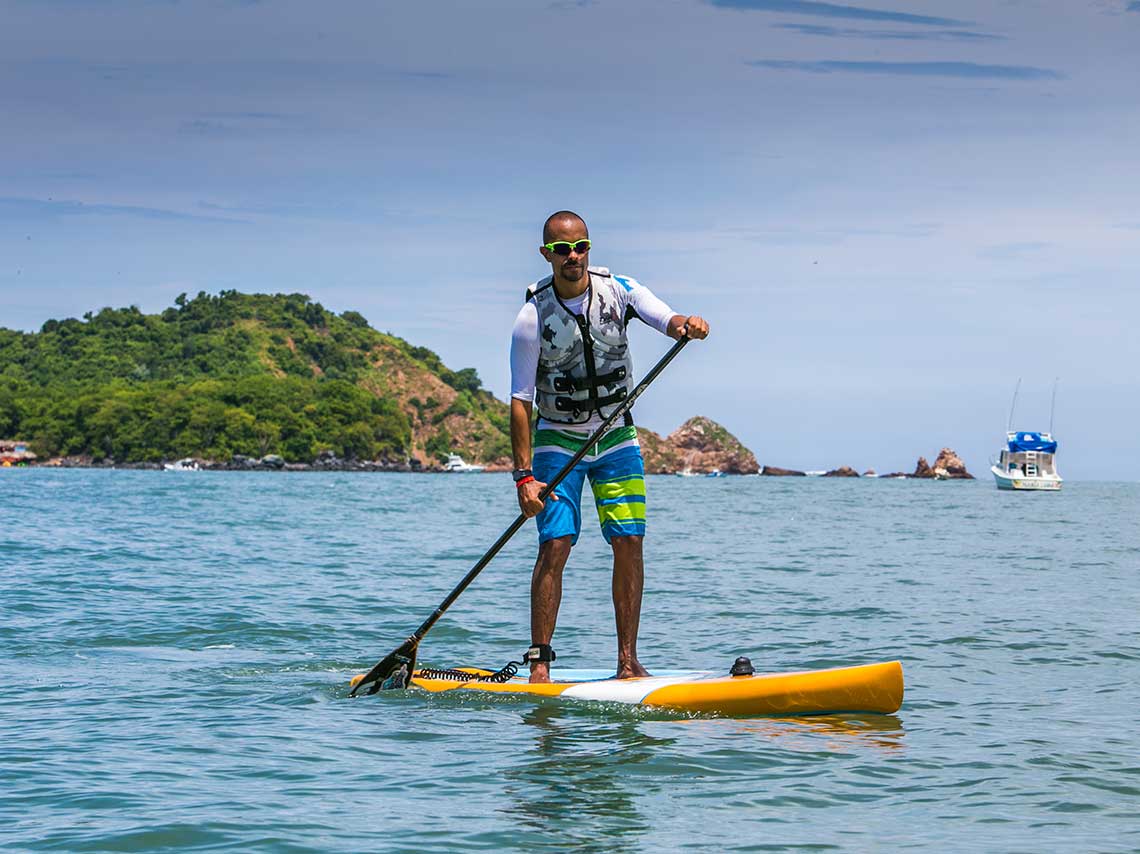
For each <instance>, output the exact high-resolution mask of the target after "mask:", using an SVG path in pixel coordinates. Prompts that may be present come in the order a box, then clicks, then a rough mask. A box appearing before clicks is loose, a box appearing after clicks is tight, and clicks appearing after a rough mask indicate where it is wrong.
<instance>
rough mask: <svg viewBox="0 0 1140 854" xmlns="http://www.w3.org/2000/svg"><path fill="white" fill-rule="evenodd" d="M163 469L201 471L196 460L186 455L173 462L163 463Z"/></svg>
mask: <svg viewBox="0 0 1140 854" xmlns="http://www.w3.org/2000/svg"><path fill="white" fill-rule="evenodd" d="M162 470H163V471H201V468H200V467H199V466H198V461H197V460H194V459H191V458H190V457H187V458H186V459H184V460H176V461H175V462H173V463H163V464H162Z"/></svg>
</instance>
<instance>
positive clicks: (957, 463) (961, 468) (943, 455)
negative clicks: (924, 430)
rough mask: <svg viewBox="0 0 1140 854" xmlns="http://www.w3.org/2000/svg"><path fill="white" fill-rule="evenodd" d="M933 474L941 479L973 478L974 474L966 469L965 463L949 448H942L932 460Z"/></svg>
mask: <svg viewBox="0 0 1140 854" xmlns="http://www.w3.org/2000/svg"><path fill="white" fill-rule="evenodd" d="M933 469H934V476H935V477H937V478H939V479H941V480H973V479H974V476H973V475H972V474H970V473H969V472H968V471H966V464H965V463H964V462H962V458H961V457H959V456H958V455H957V454H956V453H954V451H952V450H951V449H950V448H943V449H942V450H941V451H939V453H938V459H936V460H935V461H934V466H933Z"/></svg>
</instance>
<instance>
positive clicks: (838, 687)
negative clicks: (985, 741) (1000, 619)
mask: <svg viewBox="0 0 1140 854" xmlns="http://www.w3.org/2000/svg"><path fill="white" fill-rule="evenodd" d="M456 669H459V670H465V671H468V672H470V673H472V675H473V677H474V676H478V675H487V674H490V673H491V671H489V670H484V669H481V668H474V667H461V668H456ZM551 676H552V679H553V680H554V681H552V682H549V683H539V684H534V685H531V684H530V683H529V682H527V679H526V676H516V677H514V678H512V679H510V680H508V681H507V682H501V683H496V682H479V681H471V682H463V681H458V680H452V679H433V678H427V677H426V676H425V675H423V671H419V670H417V671H416V672H415V673H414V674H413V676H412V684H413V685H415V686H416V687H419V688H423V689H425V690H427V691H433V692H440V691H481V692H485V693H496V694H519V695H530V696H538V697H560V698H565V699H574V700H594V701H601V702H611V703H626V704H633V705H643V706H653V707H659V708H668V709H679V710H683V711H694V712H711V713H718V714H729V715H810V714H830V713H837V712H873V713H881V714H889V713H891V712H895V711H898V709H899V706H900V705H901V704H902V697H903V675H902V665H901V664H900V663H899V662H897V661H887V662H880V663H876V664H863V665H858V666H855V667H835V668H830V669H827V670H806V671H798V672H793V673H756V674H754V675H750V676H728V675H725V674H723V673H715V672H712V671H697V670H672V671H660V672H658V673H655V674H653V675H652V676H643V677H638V678H635V679H616V678H614V674H613V671H607V670H570V669H562V668H555V669H553V670H552V671H551Z"/></svg>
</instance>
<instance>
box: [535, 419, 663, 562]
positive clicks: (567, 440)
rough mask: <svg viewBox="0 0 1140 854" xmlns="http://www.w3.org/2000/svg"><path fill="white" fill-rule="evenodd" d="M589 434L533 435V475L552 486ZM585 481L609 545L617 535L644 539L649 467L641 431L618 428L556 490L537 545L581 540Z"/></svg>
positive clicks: (539, 520)
mask: <svg viewBox="0 0 1140 854" xmlns="http://www.w3.org/2000/svg"><path fill="white" fill-rule="evenodd" d="M588 438H590V434H588V433H582V432H578V431H574V430H550V429H542V430H538V431H537V432H536V433H535V440H534V461H533V463H532V464H531V465H532V467H533V469H534V477H535V479H536V480H540V481H542V482H543V483H549V482H550V481H551V480H552V479H554V478H555V477H556V476H557V475H558V472H560V471H562V468H563V466H565V465H566V463H568V462H570V459H571V457H573V456H574V454H575V453H577V451H578V449H579V448H580V447H582V443H583V442H584V441H586V440H587V439H588ZM586 478H589V480H590V487H591V489H592V490H593V493H594V504H595V506H596V507H597V509H598V522H599V523H600V524H601V526H602V536H603V537H605V538H606V542H607V543H608V542H610V540H611V538H613V537H628V536H637V537H643V536H645V464H644V463H643V462H642V459H641V445H640V444H639V443H638V441H637V428H636V427H633V426H624V427H617V428H615V429H613V430H610V431H609V432H608V433H606V434H605V435H604V436H603V437H602V438H601V439H600V440H599V441H598V443H597V444H596V445H595V446H594V447H592V448H591V449H590V451H589V452H588V453H587V454H586V456H585V457H583V458H582V460H581V461H580V462H579V463H578V465H576V466H574V468H573V470H572V471H571V472H570V473H569V474H568V475H566V477H565V478H564V479H563V480H562V482H561V483H559V484H558V486H557V487H555V489H554V494H555V495H557V496H558V499H559V500H558V501H554V500H552V499H550V498H548V499H547V501H546V506H545V507H544V508H543V509H542V512H541V513H539V514H538V515H537V516H536V517H535V521H536V522H537V523H538V542H539V543H540V544H541V543H545V542H546V541H547V540H553V539H556V538H558V537H571V538H572V540H571V544H572V545H573V544H575V543H577V542H578V535H579V534H580V533H581V532H582V485H583V483H584V482H585V480H586Z"/></svg>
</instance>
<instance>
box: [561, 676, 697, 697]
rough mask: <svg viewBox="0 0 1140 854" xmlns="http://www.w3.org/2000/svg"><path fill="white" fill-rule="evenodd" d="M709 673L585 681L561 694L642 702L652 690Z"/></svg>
mask: <svg viewBox="0 0 1140 854" xmlns="http://www.w3.org/2000/svg"><path fill="white" fill-rule="evenodd" d="M709 675H710V674H709V673H702V672H694V673H686V674H684V675H681V676H645V677H642V678H640V679H605V680H602V681H599V682H583V683H582V684H581V685H575V686H574V687H572V688H567V689H566V690H565V691H563V692H562V693H561V694H560V695H559V696H560V697H573V698H575V699H578V700H605V701H607V702H611V703H640V702H641V701H642V700H644V699H645V698H646V697H647V696H648V695H649V692H650V691H656V690H657V689H658V688H667V687H668V686H670V685H680V684H681V683H683V682H692V681H693V680H695V679H702V678H704V677H707V676H709Z"/></svg>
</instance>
